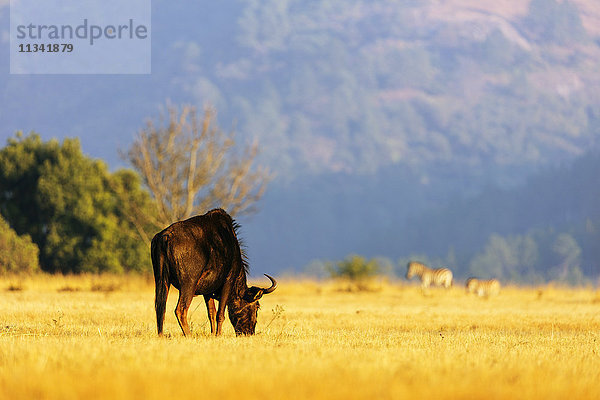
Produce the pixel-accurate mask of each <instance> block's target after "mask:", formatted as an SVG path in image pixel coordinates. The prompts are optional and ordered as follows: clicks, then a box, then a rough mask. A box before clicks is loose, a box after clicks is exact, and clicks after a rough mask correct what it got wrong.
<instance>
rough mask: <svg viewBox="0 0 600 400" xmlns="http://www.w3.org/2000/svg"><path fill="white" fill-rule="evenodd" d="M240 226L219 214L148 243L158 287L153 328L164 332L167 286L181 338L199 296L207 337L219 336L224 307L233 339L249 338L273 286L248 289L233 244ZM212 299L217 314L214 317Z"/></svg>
mask: <svg viewBox="0 0 600 400" xmlns="http://www.w3.org/2000/svg"><path fill="white" fill-rule="evenodd" d="M237 230H238V224H237V223H236V222H235V221H234V220H233V219H232V218H231V217H230V216H229V214H227V213H226V212H225V211H223V210H221V209H216V210H212V211H209V212H207V213H206V214H204V215H198V216H195V217H192V218H190V219H187V220H185V221H179V222H175V223H174V224H172V225H170V226H169V227H168V228H165V229H164V230H162V231H161V232H159V233H157V234H156V235H155V236H154V238H153V239H152V247H151V255H152V267H153V268H154V281H155V284H156V297H155V302H154V307H155V309H156V325H157V327H158V335H159V336H161V335H162V332H163V322H164V318H165V306H166V303H167V296H168V294H169V288H170V285H173V286H174V287H175V288H177V289H178V290H179V301H178V303H177V307H176V308H175V315H176V316H177V321H179V326H181V330H182V331H183V334H184V335H185V336H189V335H190V333H191V332H190V327H189V326H188V322H187V312H188V308H189V307H190V303H191V302H192V299H193V297H194V296H196V295H203V296H204V301H205V302H206V308H207V309H208V319H209V320H210V332H211V334H216V335H220V334H221V329H222V325H223V321H224V320H225V308H226V307H227V308H228V312H229V320H230V321H231V324H232V325H233V328H234V330H235V333H236V335H253V334H254V329H255V327H256V315H257V313H258V308H259V304H258V299H260V298H261V297H262V295H263V294H267V293H271V292H272V291H274V290H275V288H276V287H277V281H275V279H273V278H272V277H270V276H269V275H266V274H265V275H266V276H267V278H269V279H270V280H271V287H269V288H266V289H265V288H259V287H257V286H251V287H248V286H247V285H246V274H247V273H248V265H247V263H246V260H245V257H244V254H243V252H242V249H241V248H240V244H239V242H238V239H237V234H236V232H237ZM215 300H218V301H219V309H218V311H217V312H216V315H215Z"/></svg>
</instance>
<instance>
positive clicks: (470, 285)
mask: <svg viewBox="0 0 600 400" xmlns="http://www.w3.org/2000/svg"><path fill="white" fill-rule="evenodd" d="M465 288H466V290H467V293H475V294H477V295H478V296H479V297H483V296H486V297H488V296H495V295H497V294H498V293H500V281H498V279H488V280H487V281H484V280H481V279H477V278H469V279H467V282H466V283H465Z"/></svg>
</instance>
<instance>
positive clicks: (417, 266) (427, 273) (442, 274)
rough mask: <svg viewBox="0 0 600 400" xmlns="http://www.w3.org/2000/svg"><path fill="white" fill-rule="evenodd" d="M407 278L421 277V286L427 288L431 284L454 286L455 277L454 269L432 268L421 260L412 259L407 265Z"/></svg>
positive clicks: (446, 286)
mask: <svg viewBox="0 0 600 400" xmlns="http://www.w3.org/2000/svg"><path fill="white" fill-rule="evenodd" d="M406 269H407V271H406V279H410V278H412V277H413V276H418V277H419V278H421V287H422V288H423V289H427V288H428V287H429V285H435V286H443V287H445V288H446V289H447V288H449V287H450V286H452V283H453V281H454V279H453V278H452V271H450V270H449V269H448V268H438V269H431V268H429V267H427V266H426V265H425V264H421V263H420V262H416V261H411V262H409V263H408V265H407V266H406Z"/></svg>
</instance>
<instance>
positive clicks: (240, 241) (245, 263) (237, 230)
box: [231, 218, 250, 276]
mask: <svg viewBox="0 0 600 400" xmlns="http://www.w3.org/2000/svg"><path fill="white" fill-rule="evenodd" d="M231 225H232V226H233V233H235V237H236V239H237V241H238V245H239V246H240V254H241V255H242V268H244V272H245V273H246V276H248V273H249V272H250V264H249V263H248V254H247V253H246V244H245V243H244V240H243V239H242V238H240V229H241V228H242V226H241V225H240V224H239V223H238V222H237V221H236V220H235V219H233V218H232V219H231Z"/></svg>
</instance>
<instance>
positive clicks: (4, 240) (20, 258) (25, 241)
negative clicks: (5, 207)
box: [0, 215, 40, 274]
mask: <svg viewBox="0 0 600 400" xmlns="http://www.w3.org/2000/svg"><path fill="white" fill-rule="evenodd" d="M38 255H39V249H38V247H37V246H36V245H35V243H33V242H32V241H31V238H30V237H29V236H28V235H24V236H19V235H17V233H16V232H15V231H14V230H13V229H12V228H11V227H10V226H9V225H8V222H6V221H5V220H4V218H2V215H0V274H3V273H32V272H36V271H39V269H40V265H39V262H38Z"/></svg>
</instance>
